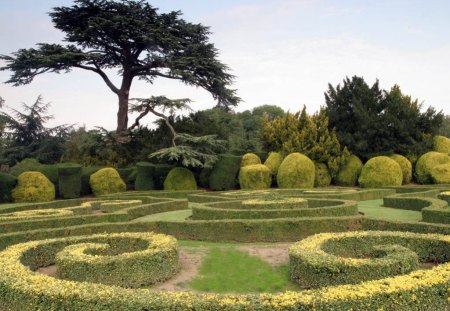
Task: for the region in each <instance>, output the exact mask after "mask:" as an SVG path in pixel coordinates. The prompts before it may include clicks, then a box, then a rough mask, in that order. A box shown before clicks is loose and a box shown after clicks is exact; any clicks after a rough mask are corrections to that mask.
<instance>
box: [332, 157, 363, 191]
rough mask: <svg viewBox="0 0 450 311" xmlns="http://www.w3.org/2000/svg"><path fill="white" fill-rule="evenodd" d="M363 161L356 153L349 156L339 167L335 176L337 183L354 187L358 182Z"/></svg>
mask: <svg viewBox="0 0 450 311" xmlns="http://www.w3.org/2000/svg"><path fill="white" fill-rule="evenodd" d="M362 167H363V163H362V162H361V160H360V159H359V158H358V157H357V156H356V155H354V154H352V155H351V156H350V157H348V159H347V161H346V162H345V164H344V165H343V166H342V167H341V168H340V169H339V172H338V173H337V175H336V177H335V182H336V185H338V186H343V187H353V186H356V185H357V184H358V178H359V175H360V174H361V169H362Z"/></svg>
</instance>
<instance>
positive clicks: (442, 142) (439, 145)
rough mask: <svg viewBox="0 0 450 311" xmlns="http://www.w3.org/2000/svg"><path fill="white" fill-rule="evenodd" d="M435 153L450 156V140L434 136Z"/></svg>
mask: <svg viewBox="0 0 450 311" xmlns="http://www.w3.org/2000/svg"><path fill="white" fill-rule="evenodd" d="M433 151H436V152H441V153H446V154H450V139H449V138H448V137H445V136H439V135H438V136H434V138H433Z"/></svg>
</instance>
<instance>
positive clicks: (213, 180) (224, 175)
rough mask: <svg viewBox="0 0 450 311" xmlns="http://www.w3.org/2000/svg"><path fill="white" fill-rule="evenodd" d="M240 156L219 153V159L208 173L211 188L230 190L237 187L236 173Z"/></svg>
mask: <svg viewBox="0 0 450 311" xmlns="http://www.w3.org/2000/svg"><path fill="white" fill-rule="evenodd" d="M240 165H241V157H239V156H234V155H231V154H219V159H218V160H217V162H216V163H215V164H214V167H213V169H212V171H211V174H210V175H209V188H210V189H211V190H231V189H235V188H237V178H236V177H237V175H238V173H239V168H240Z"/></svg>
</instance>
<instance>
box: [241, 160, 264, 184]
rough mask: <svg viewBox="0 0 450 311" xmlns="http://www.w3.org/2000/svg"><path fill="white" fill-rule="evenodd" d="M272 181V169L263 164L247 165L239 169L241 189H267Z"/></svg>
mask: <svg viewBox="0 0 450 311" xmlns="http://www.w3.org/2000/svg"><path fill="white" fill-rule="evenodd" d="M271 181H272V179H271V174H270V169H269V168H268V167H267V166H265V165H263V164H253V165H246V166H244V167H241V170H240V171H239V184H240V186H241V189H267V188H270V183H271Z"/></svg>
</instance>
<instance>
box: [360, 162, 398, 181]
mask: <svg viewBox="0 0 450 311" xmlns="http://www.w3.org/2000/svg"><path fill="white" fill-rule="evenodd" d="M402 180H403V175H402V169H401V167H400V165H399V164H398V163H397V162H396V161H394V160H392V159H390V158H388V157H385V156H379V157H374V158H371V159H370V160H369V161H367V163H366V164H364V166H363V168H362V170H361V175H360V176H359V179H358V182H359V184H360V185H361V187H363V188H380V187H385V186H400V185H401V184H402Z"/></svg>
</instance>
